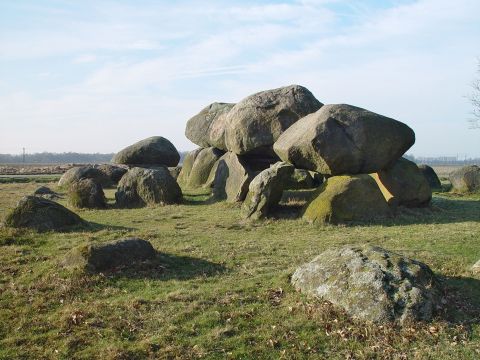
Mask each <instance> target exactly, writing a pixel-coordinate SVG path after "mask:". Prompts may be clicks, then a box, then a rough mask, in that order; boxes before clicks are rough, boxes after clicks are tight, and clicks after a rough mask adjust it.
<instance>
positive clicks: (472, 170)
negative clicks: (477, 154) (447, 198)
mask: <svg viewBox="0 0 480 360" xmlns="http://www.w3.org/2000/svg"><path fill="white" fill-rule="evenodd" d="M448 178H449V180H450V182H451V183H452V187H453V189H452V190H453V191H457V192H477V191H479V190H480V167H478V166H477V165H469V166H464V167H462V168H460V169H457V170H455V171H453V172H452V173H450V175H449V177H448Z"/></svg>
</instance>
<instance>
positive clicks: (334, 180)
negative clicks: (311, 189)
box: [303, 174, 390, 224]
mask: <svg viewBox="0 0 480 360" xmlns="http://www.w3.org/2000/svg"><path fill="white" fill-rule="evenodd" d="M312 199H313V200H312V201H311V202H310V203H309V204H307V205H306V207H305V210H304V213H303V218H304V219H305V220H307V221H309V222H317V223H321V224H323V223H330V224H341V223H349V222H364V221H372V220H377V219H382V218H386V217H389V216H390V208H389V206H388V204H387V202H386V201H385V198H384V197H383V195H382V192H381V191H380V189H379V188H378V186H377V184H376V182H375V180H373V179H372V178H371V177H370V176H368V175H365V174H363V175H343V176H333V177H331V178H329V179H327V181H326V182H325V183H323V184H322V185H321V186H320V187H319V188H318V190H316V191H315V194H314V196H313V197H312Z"/></svg>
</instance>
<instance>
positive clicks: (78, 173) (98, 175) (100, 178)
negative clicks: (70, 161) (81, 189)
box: [58, 165, 112, 189]
mask: <svg viewBox="0 0 480 360" xmlns="http://www.w3.org/2000/svg"><path fill="white" fill-rule="evenodd" d="M83 179H92V180H93V181H94V182H95V183H97V184H100V185H102V186H104V187H107V186H111V185H112V181H111V179H110V177H109V176H107V175H106V173H104V172H103V171H102V170H100V169H97V168H96V167H94V166H91V165H88V166H80V167H73V168H71V169H69V170H68V171H66V172H65V173H64V174H63V175H62V177H61V178H60V180H59V181H58V187H59V188H62V189H68V188H69V187H70V186H71V185H72V184H73V183H75V182H77V181H80V180H83Z"/></svg>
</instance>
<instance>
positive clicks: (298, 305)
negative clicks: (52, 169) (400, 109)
mask: <svg viewBox="0 0 480 360" xmlns="http://www.w3.org/2000/svg"><path fill="white" fill-rule="evenodd" d="M50 185H51V186H52V187H53V186H54V185H55V184H54V183H52V184H50ZM37 186H38V185H37V184H35V183H27V184H0V194H1V196H0V219H2V218H3V217H4V216H5V214H6V212H7V209H8V208H10V207H12V206H14V204H15V203H16V202H17V201H18V199H19V198H20V197H21V196H22V195H24V194H29V193H32V192H33V191H34V190H35V188H36V187H37ZM106 193H107V196H108V198H109V200H110V203H112V202H113V194H114V190H113V189H109V190H107V192H106ZM288 196H290V197H292V199H290V200H288V199H286V201H287V203H289V204H293V206H295V205H296V204H297V202H296V201H295V199H294V196H295V192H289V193H288ZM205 199H206V196H205V195H204V194H196V193H189V194H186V196H185V203H184V204H182V205H171V206H164V207H149V208H142V209H131V210H124V209H115V208H111V209H108V210H81V211H77V212H78V213H79V214H80V216H82V217H83V218H85V219H86V220H88V221H90V222H91V223H92V225H91V227H90V228H89V229H85V230H84V231H76V232H68V233H46V234H37V233H34V232H30V231H20V230H8V229H1V230H0V359H14V358H24V359H27V358H28V359H40V358H45V359H57V358H63V359H95V358H97V359H143V358H152V359H154V358H155V359H157V358H159V359H175V358H179V359H190V358H191V359H197V358H206V359H225V358H226V359H229V358H242V359H254V358H258V359H281V358H285V359H302V358H314V359H315V358H319V359H324V358H327V359H345V358H350V359H354V358H355V359H367V358H368V359H372V358H373V359H375V358H377V359H388V358H391V359H407V358H408V359H427V358H430V359H478V357H479V354H480V333H479V332H480V327H479V325H478V324H479V319H480V280H479V278H478V277H476V276H475V275H473V274H472V273H471V272H470V271H469V268H470V267H471V265H472V264H473V263H475V262H476V261H477V260H478V259H479V258H480V222H479V214H480V196H478V195H477V196H462V197H458V196H455V195H451V194H448V193H447V194H435V196H434V199H433V205H432V208H430V209H416V210H403V211H402V212H401V213H400V214H399V215H398V217H397V218H396V219H395V220H389V221H387V222H384V223H382V224H380V225H363V226H325V227H321V226H315V225H309V224H306V223H304V222H303V221H301V220H293V219H281V220H276V221H273V220H270V221H265V222H258V223H248V222H245V221H243V220H242V219H241V217H240V211H239V207H238V206H235V205H229V204H227V203H224V202H220V203H214V204H207V203H206V202H205ZM62 202H63V203H64V204H65V201H63V200H62ZM126 237H140V238H143V239H146V240H149V241H151V243H152V244H153V246H154V247H155V248H156V249H157V250H158V251H159V252H160V253H161V255H160V262H154V263H149V262H146V263H143V264H140V265H137V266H136V267H134V268H133V269H120V270H119V271H116V272H113V273H106V274H100V275H90V276H87V275H83V274H80V273H69V272H67V271H66V270H64V269H62V268H61V266H60V262H61V260H62V258H63V257H64V256H65V254H66V253H67V252H68V251H69V250H70V249H71V248H73V247H75V246H78V245H80V244H87V243H101V242H106V241H110V240H114V239H121V238H126ZM347 243H350V244H352V243H353V244H354V243H371V244H376V245H380V246H383V247H385V248H387V249H390V250H394V251H397V252H400V253H402V254H405V255H407V256H409V257H412V258H415V259H418V260H421V261H424V262H426V263H427V264H429V265H430V266H431V267H432V269H433V270H434V271H435V272H436V273H437V274H438V275H439V276H441V277H442V278H443V279H444V282H445V289H446V290H445V296H446V299H447V302H448V305H446V310H445V313H443V314H439V316H438V318H437V319H436V320H435V321H434V322H432V323H429V324H412V325H411V326H406V327H405V328H403V329H397V328H395V327H393V326H381V327H379V326H375V325H371V324H368V323H363V322H360V321H353V320H350V319H349V318H348V317H346V316H345V314H344V313H342V312H341V311H339V310H338V309H335V308H333V307H332V306H331V305H329V304H328V303H323V302H319V301H314V300H310V299H307V298H305V297H304V296H302V295H301V294H298V293H296V292H295V291H294V289H293V288H292V287H291V286H290V284H289V276H290V275H291V274H292V273H293V271H294V270H295V268H296V267H297V266H298V265H300V264H302V263H304V262H306V261H309V260H311V259H312V258H313V257H314V256H315V255H317V254H318V253H320V252H322V251H323V250H325V249H327V248H329V247H332V246H338V245H342V244H347Z"/></svg>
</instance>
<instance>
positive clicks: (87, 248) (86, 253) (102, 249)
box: [62, 238, 156, 272]
mask: <svg viewBox="0 0 480 360" xmlns="http://www.w3.org/2000/svg"><path fill="white" fill-rule="evenodd" d="M155 256H156V251H155V249H154V248H153V246H152V244H150V243H149V242H148V241H146V240H142V239H136V238H131V239H125V240H117V241H114V242H110V243H106V244H95V245H83V246H79V247H76V248H74V249H72V250H71V251H69V252H68V253H67V255H66V256H65V259H64V260H63V264H62V265H63V266H64V267H67V268H78V269H80V270H82V271H87V272H101V271H105V270H113V269H115V268H118V267H123V266H131V265H132V263H135V262H139V261H145V260H149V259H152V258H154V257H155Z"/></svg>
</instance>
